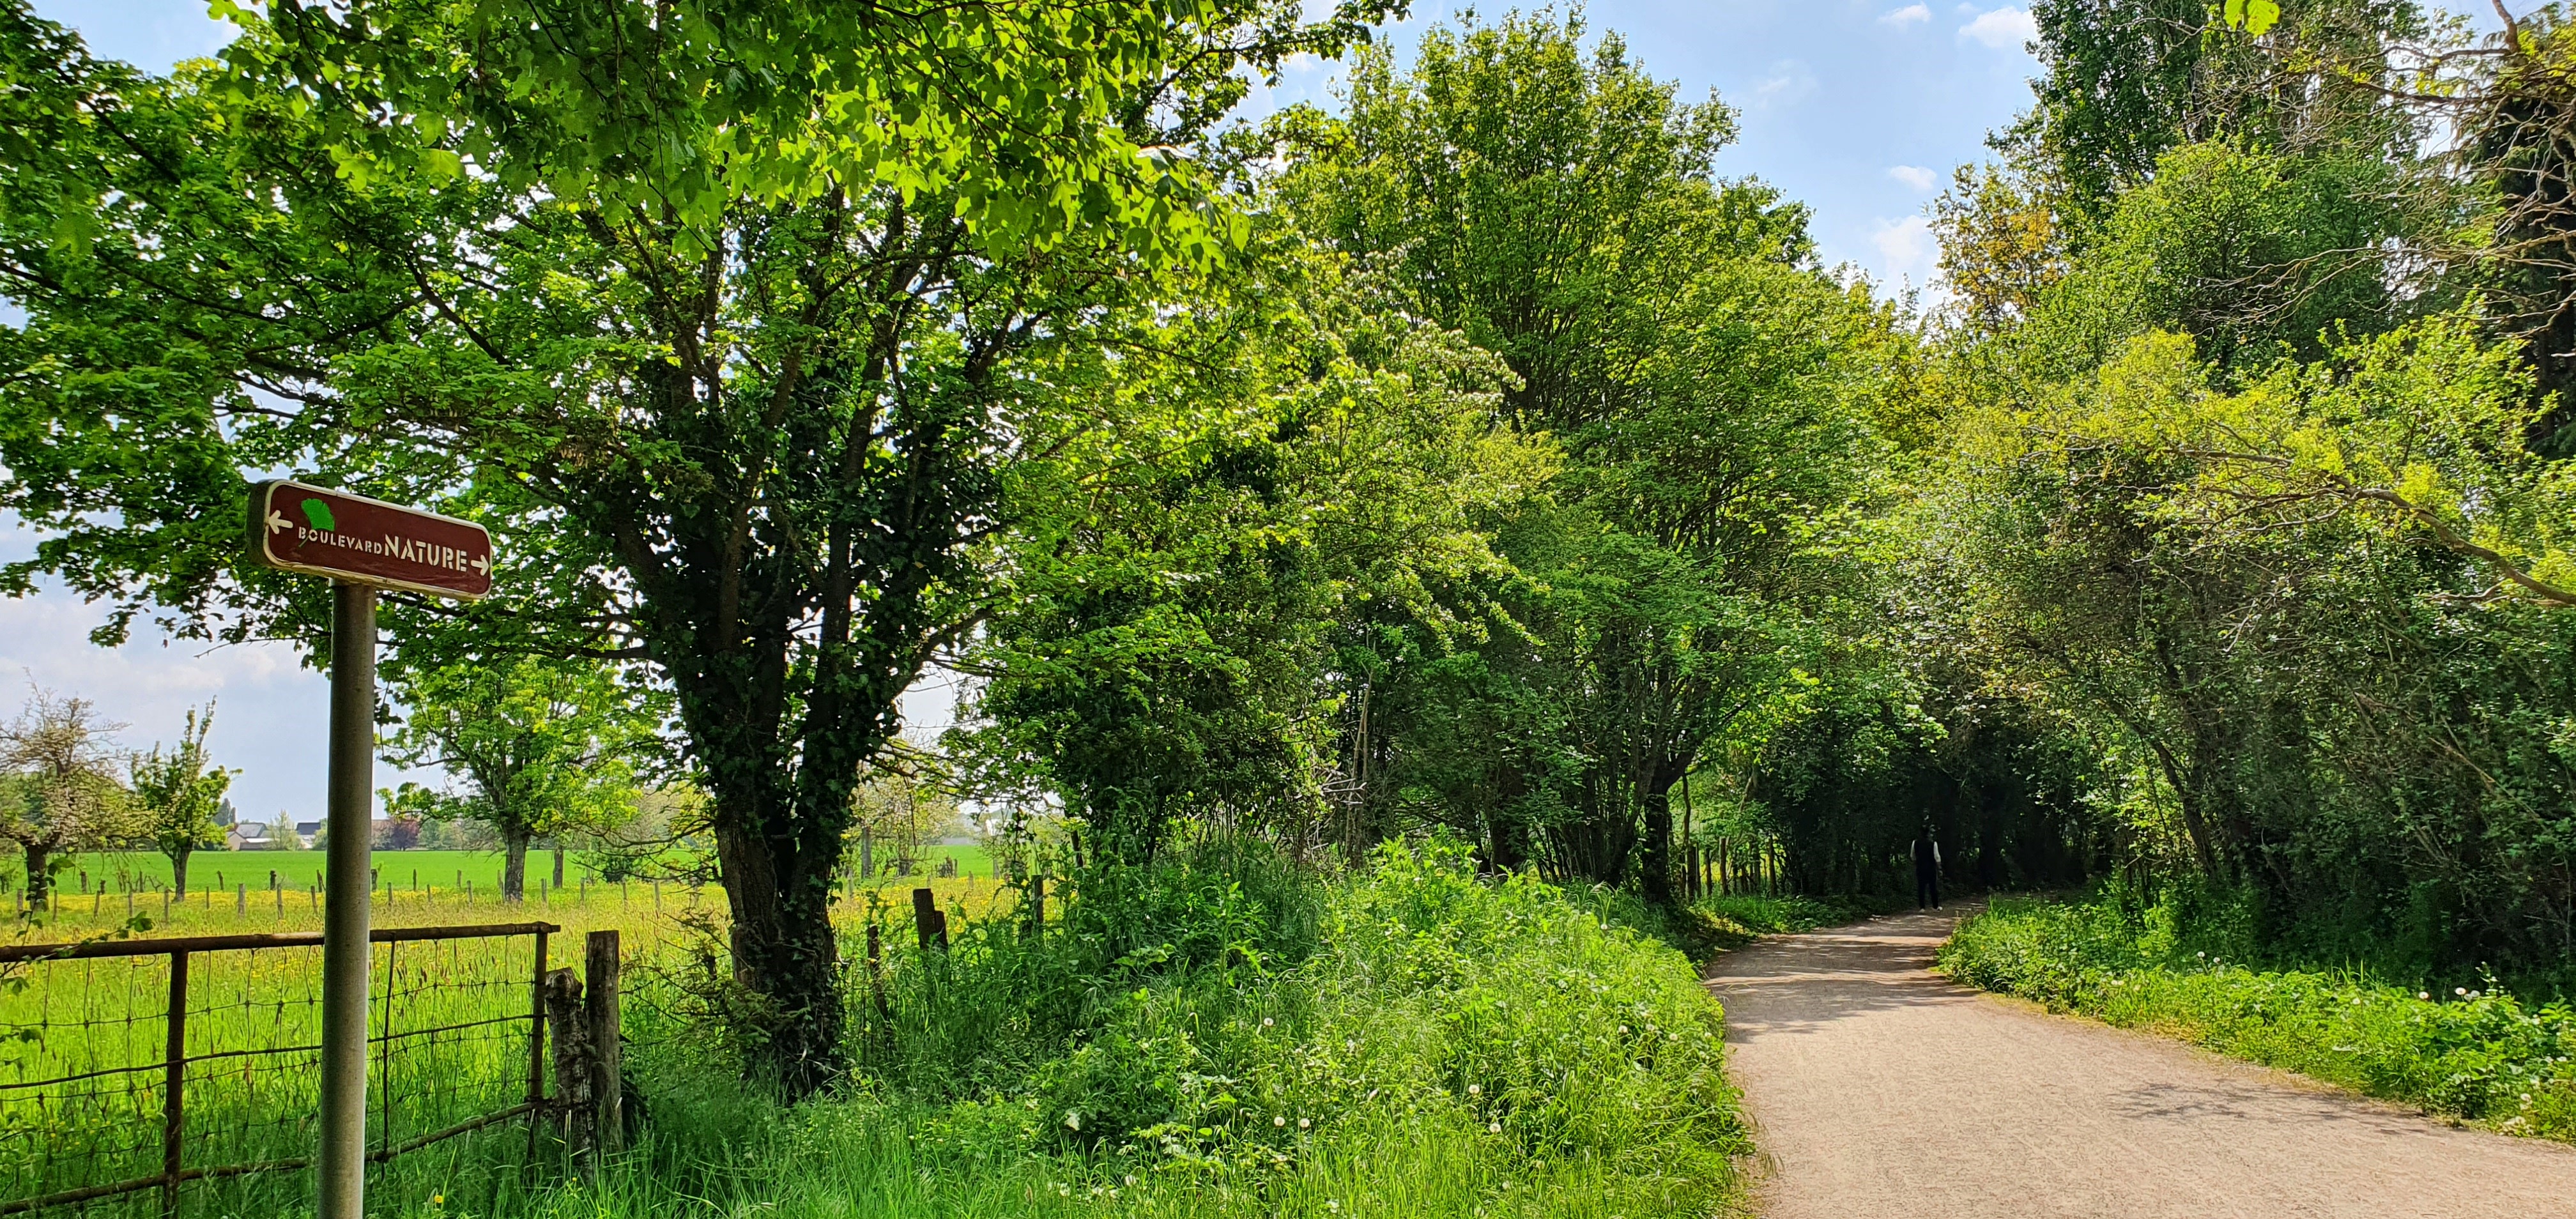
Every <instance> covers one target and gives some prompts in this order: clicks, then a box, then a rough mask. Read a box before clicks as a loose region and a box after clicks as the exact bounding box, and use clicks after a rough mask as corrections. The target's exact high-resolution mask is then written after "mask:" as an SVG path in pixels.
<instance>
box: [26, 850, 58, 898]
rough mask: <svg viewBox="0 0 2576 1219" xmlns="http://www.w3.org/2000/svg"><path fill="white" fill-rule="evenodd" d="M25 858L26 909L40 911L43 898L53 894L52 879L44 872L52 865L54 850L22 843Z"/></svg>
mask: <svg viewBox="0 0 2576 1219" xmlns="http://www.w3.org/2000/svg"><path fill="white" fill-rule="evenodd" d="M21 845H22V846H24V847H25V848H26V857H27V908H28V909H29V910H41V909H44V906H45V898H46V897H47V896H48V895H50V894H51V893H52V892H53V888H54V878H53V876H52V875H51V874H49V873H47V872H46V870H45V869H46V868H47V867H49V866H51V865H52V863H53V857H54V849H53V848H52V847H50V846H45V845H43V844H40V843H32V842H31V843H23V844H21Z"/></svg>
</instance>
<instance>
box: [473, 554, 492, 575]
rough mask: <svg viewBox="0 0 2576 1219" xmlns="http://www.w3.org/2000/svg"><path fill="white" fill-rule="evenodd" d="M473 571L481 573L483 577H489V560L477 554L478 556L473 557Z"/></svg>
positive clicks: (490, 571)
mask: <svg viewBox="0 0 2576 1219" xmlns="http://www.w3.org/2000/svg"><path fill="white" fill-rule="evenodd" d="M474 570H476V571H479V572H481V573H483V574H484V575H487V576H488V575H491V574H492V560H491V559H490V558H489V557H487V556H484V555H479V554H478V555H476V556H474Z"/></svg>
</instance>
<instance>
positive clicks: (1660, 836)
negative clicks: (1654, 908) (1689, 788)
mask: <svg viewBox="0 0 2576 1219" xmlns="http://www.w3.org/2000/svg"><path fill="white" fill-rule="evenodd" d="M1637 803H1638V804H1639V805H1641V806H1642V811H1643V812H1644V813H1645V823H1646V840H1645V842H1644V843H1642V844H1641V845H1642V847H1643V848H1644V849H1643V850H1641V851H1640V852H1639V853H1638V860H1637V865H1638V869H1639V871H1640V872H1641V875H1640V876H1639V877H1638V888H1639V890H1640V891H1641V892H1643V894H1644V896H1645V898H1646V900H1647V901H1649V902H1652V903H1654V904H1655V905H1658V906H1669V905H1671V904H1673V792H1672V788H1670V787H1668V786H1665V785H1664V784H1663V783H1661V782H1659V781H1657V779H1651V778H1650V779H1648V780H1647V782H1646V783H1645V785H1644V786H1643V787H1642V788H1641V789H1640V790H1639V791H1638V792H1637Z"/></svg>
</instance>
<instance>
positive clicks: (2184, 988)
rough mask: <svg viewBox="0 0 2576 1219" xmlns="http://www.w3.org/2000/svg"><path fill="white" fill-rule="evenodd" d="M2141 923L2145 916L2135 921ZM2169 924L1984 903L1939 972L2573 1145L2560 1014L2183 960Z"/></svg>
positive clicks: (2575, 1107) (2573, 1045)
mask: <svg viewBox="0 0 2576 1219" xmlns="http://www.w3.org/2000/svg"><path fill="white" fill-rule="evenodd" d="M2150 914H2151V912H2150ZM2187 942H2190V941H2189V940H2188V938H2187V937H2180V936H2177V934H2176V933H2175V928H2174V927H2173V925H2172V924H2171V923H2170V922H2169V921H2163V920H2159V919H2156V918H2154V917H2151V916H2130V915H2125V914H2123V913H2122V912H2121V911H2120V910H2118V909H2117V908H2115V907H2113V906H2110V905H2105V904H2096V903H2072V904H2056V903H2031V902H1998V903H1996V904H1995V906H1994V907H1993V908H1992V909H1991V910H1989V911H1988V912H1986V913H1985V914H1982V915H1980V916H1978V917H1976V918H1974V919H1971V920H1969V921H1968V922H1966V923H1964V924H1962V925H1961V926H1960V927H1959V929H1958V932H1957V933H1956V934H1955V935H1953V936H1952V937H1951V939H1950V942H1949V943H1948V944H1946V945H1944V946H1943V947H1942V949H1941V954H1940V960H1941V967H1942V968H1943V969H1944V970H1945V971H1946V972H1948V973H1949V975H1950V976H1951V977H1953V978H1956V979H1958V980H1959V981H1962V982H1965V983H1968V984H1970V985H1974V986H1979V987H1982V988H1984V989H1987V990H1993V991H2000V992H2003V993H2006V994H2015V995H2020V996H2023V997H2025V998H2029V999H2034V1000H2037V1001H2039V1002H2041V1003H2044V1004H2046V1005H2048V1007H2049V1008H2050V1009H2051V1010H2054V1011H2061V1012H2068V1011H2071V1012H2080V1013H2082V1014H2084V1015H2088V1016H2092V1017H2095V1018H2097V1019H2100V1020H2103V1021H2105V1022H2107V1023H2110V1024H2115V1025H2119V1026H2122V1027H2130V1028H2150V1029H2156V1030H2159V1031H2164V1032H2168V1033H2171V1034H2174V1035H2176V1036H2180V1037H2182V1038H2184V1039H2186V1040H2189V1041H2192V1042H2195V1043H2197V1044H2200V1045H2202V1046H2206V1047H2208V1048H2210V1049H2213V1050H2216V1051H2218V1052H2220V1053H2224V1054H2230V1055H2233V1056H2236V1057H2240V1058H2246V1059H2251V1060H2253V1061H2255V1062H2260V1063H2264V1064H2266V1065H2269V1066H2276V1067H2282V1068H2285V1069H2288V1070H2293V1071H2298V1072H2300V1073H2302V1074H2306V1075H2311V1076H2314V1077H2316V1078H2318V1079H2323V1080H2327V1081H2330V1082H2333V1083H2338V1084H2342V1085H2344V1086H2346V1087H2350V1088H2353V1089H2356V1090H2358V1091H2361V1092H2365V1093H2368V1094H2369V1095H2372V1096H2378V1097H2383V1098H2386V1099H2389V1100H2396V1101H2403V1102H2406V1103H2410V1104H2415V1105H2421V1106H2423V1107H2424V1108H2425V1109H2427V1110H2430V1111H2432V1112H2436V1113H2443V1114H2449V1115H2453V1116H2457V1117H2461V1118H2466V1119H2470V1120H2477V1121H2485V1122H2489V1123H2491V1124H2493V1125H2495V1126H2496V1127H2498V1128H2500V1129H2504V1130H2508V1131H2512V1132H2515V1133H2520V1134H2533V1135H2540V1136H2544V1137H2549V1138H2556V1139H2563V1140H2568V1141H2576V1013H2571V1012H2570V1010H2569V1008H2568V1006H2567V1005H2566V1004H2565V1003H2564V1002H2553V1003H2548V1004H2545V1005H2537V1006H2535V1005H2529V1004H2525V1003H2524V1002H2522V1001H2521V1000H2518V999H2516V998H2515V997H2514V996H2512V995H2510V994H2508V993H2506V992H2505V991H2504V990H2503V989H2502V988H2500V987H2498V986H2497V985H2496V984H2495V982H2494V981H2493V979H2491V978H2490V979H2487V980H2485V981H2484V982H2483V983H2481V984H2480V985H2478V986H2474V987H2472V986H2455V987H2453V988H2452V989H2451V991H2450V993H2447V994H2445V993H2436V992H2435V991H2433V990H2432V989H2431V988H2429V987H2425V988H2421V989H2408V988H2406V987H2401V986H2396V985H2391V984H2389V983H2386V982H2384V981H2379V980H2375V979H2373V978H2371V977H2370V976H2368V975H2367V974H2364V973H2360V972H2354V971H2343V972H2334V971H2315V970H2265V969H2256V968H2249V967H2247V966H2246V965H2244V964H2242V963H2238V962H2232V961H2229V960H2227V959H2225V958H2224V957H2222V956H2219V955H2215V954H2213V953H2211V952H2210V951H2209V950H2208V949H2194V950H2192V951H2190V952H2188V953H2185V952H2183V951H2182V948H2181V945H2182V944H2184V943H2187Z"/></svg>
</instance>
